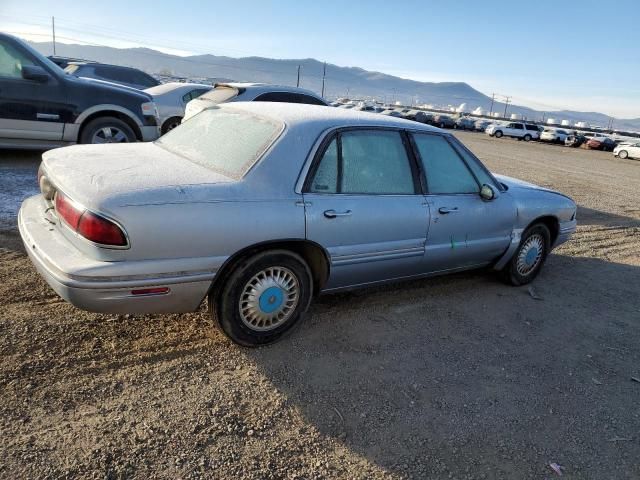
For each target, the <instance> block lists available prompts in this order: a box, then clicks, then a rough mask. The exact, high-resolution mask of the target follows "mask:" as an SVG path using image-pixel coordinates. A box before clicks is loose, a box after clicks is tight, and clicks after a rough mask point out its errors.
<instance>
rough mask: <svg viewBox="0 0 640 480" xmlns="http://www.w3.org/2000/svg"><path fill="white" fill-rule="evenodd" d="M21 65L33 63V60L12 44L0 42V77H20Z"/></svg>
mask: <svg viewBox="0 0 640 480" xmlns="http://www.w3.org/2000/svg"><path fill="white" fill-rule="evenodd" d="M23 65H33V62H32V61H31V59H30V58H29V57H27V56H26V55H25V54H24V53H22V52H20V51H18V50H17V49H15V48H14V47H13V46H11V45H9V44H8V43H4V42H0V77H10V78H22V66H23Z"/></svg>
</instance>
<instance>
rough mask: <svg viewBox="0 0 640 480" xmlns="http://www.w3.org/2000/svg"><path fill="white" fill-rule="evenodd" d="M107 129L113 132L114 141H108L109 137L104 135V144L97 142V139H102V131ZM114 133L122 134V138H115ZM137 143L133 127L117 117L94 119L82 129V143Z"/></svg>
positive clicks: (116, 136) (118, 136)
mask: <svg viewBox="0 0 640 480" xmlns="http://www.w3.org/2000/svg"><path fill="white" fill-rule="evenodd" d="M105 129H108V130H110V131H111V132H112V134H111V138H112V139H113V141H108V135H102V138H105V141H104V142H99V141H95V140H96V138H97V137H98V138H101V137H100V136H101V134H102V132H101V130H105ZM113 132H121V133H122V136H120V135H115V136H114V135H113ZM135 141H137V138H136V134H135V133H134V132H133V130H132V129H131V127H130V126H129V125H127V124H126V123H125V122H123V121H122V120H120V119H119V118H115V117H98V118H94V119H93V120H91V121H90V122H89V123H87V124H86V125H85V126H84V127H83V128H82V133H81V134H80V143H129V142H135Z"/></svg>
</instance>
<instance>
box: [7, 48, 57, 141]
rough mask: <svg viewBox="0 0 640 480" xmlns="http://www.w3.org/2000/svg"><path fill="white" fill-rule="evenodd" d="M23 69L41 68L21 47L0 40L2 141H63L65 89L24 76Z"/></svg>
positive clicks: (52, 82)
mask: <svg viewBox="0 0 640 480" xmlns="http://www.w3.org/2000/svg"><path fill="white" fill-rule="evenodd" d="M23 66H41V65H40V63H39V62H38V61H37V59H36V58H34V57H33V55H31V53H30V52H28V51H26V50H25V49H23V48H22V47H21V46H20V45H19V44H17V43H14V42H11V41H10V40H7V39H0V138H5V139H19V140H48V141H55V140H62V133H63V130H64V120H65V117H67V116H68V114H69V111H68V105H67V104H66V103H67V102H66V94H65V89H64V86H62V85H60V82H59V81H58V79H56V78H55V77H54V76H51V77H50V78H49V80H48V81H46V82H37V81H35V80H27V79H25V78H23V77H22V67H23Z"/></svg>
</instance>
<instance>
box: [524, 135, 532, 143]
mask: <svg viewBox="0 0 640 480" xmlns="http://www.w3.org/2000/svg"><path fill="white" fill-rule="evenodd" d="M524 141H525V142H530V141H531V135H529V134H528V133H527V134H526V135H525V136H524Z"/></svg>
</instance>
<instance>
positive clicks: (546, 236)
mask: <svg viewBox="0 0 640 480" xmlns="http://www.w3.org/2000/svg"><path fill="white" fill-rule="evenodd" d="M550 248H551V233H550V232H549V229H548V228H547V226H546V225H544V224H543V223H536V224H535V225H533V226H531V227H529V228H528V229H527V230H525V232H524V233H523V234H522V238H521V240H520V245H519V246H518V249H517V250H516V252H515V253H514V254H513V257H512V258H511V260H510V261H509V263H508V264H507V265H506V266H505V267H504V269H503V270H502V271H501V272H500V273H501V275H502V278H503V280H505V281H506V282H507V283H509V284H511V285H516V286H518V285H526V284H527V283H529V282H531V281H533V279H534V278H536V276H537V275H538V273H540V269H541V268H542V265H543V263H544V261H545V260H546V259H547V255H549V251H550Z"/></svg>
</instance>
